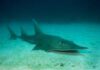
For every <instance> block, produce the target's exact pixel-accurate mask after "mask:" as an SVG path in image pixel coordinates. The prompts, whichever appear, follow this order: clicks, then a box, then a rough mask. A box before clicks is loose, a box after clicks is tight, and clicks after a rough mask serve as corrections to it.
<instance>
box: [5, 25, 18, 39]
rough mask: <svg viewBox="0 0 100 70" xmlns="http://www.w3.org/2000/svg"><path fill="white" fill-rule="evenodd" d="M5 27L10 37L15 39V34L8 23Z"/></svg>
mask: <svg viewBox="0 0 100 70" xmlns="http://www.w3.org/2000/svg"><path fill="white" fill-rule="evenodd" d="M7 28H8V31H9V33H10V39H11V40H15V39H16V38H17V35H16V34H15V33H14V32H13V31H12V29H11V28H10V26H9V25H8V26H7Z"/></svg>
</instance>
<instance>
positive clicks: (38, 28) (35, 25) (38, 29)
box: [32, 19, 43, 35]
mask: <svg viewBox="0 0 100 70" xmlns="http://www.w3.org/2000/svg"><path fill="white" fill-rule="evenodd" d="M32 21H33V22H34V31H35V34H36V35H41V34H43V32H42V31H41V29H40V27H39V25H38V23H37V21H36V20H35V19H32Z"/></svg>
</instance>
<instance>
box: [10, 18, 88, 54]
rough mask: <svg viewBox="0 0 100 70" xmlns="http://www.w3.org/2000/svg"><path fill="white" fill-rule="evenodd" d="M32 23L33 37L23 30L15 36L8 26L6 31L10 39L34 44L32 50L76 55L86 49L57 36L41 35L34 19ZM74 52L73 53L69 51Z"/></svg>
mask: <svg viewBox="0 0 100 70" xmlns="http://www.w3.org/2000/svg"><path fill="white" fill-rule="evenodd" d="M32 21H33V22H34V31H35V34H34V35H27V34H26V33H25V31H24V30H23V29H21V33H22V35H21V36H17V35H16V34H15V33H14V32H13V31H12V30H11V28H10V27H9V26H8V30H9V32H10V34H11V39H16V38H20V39H22V40H23V41H26V42H28V43H31V44H35V45H36V46H35V48H33V49H32V50H44V51H53V52H64V53H66V54H67V53H71V52H72V53H77V51H78V50H84V49H88V48H87V47H81V46H79V45H77V44H75V43H74V42H72V41H69V40H66V39H63V38H62V37H59V36H54V35H48V34H46V33H43V32H42V31H41V29H40V27H39V25H38V23H37V21H36V20H35V19H33V20H32ZM70 50H74V51H76V52H74V51H70Z"/></svg>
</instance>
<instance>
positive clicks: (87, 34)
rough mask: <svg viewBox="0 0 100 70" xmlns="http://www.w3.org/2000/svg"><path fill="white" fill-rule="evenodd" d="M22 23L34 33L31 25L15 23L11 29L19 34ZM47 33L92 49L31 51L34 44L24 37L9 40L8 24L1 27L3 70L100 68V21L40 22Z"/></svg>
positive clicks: (0, 66)
mask: <svg viewBox="0 0 100 70" xmlns="http://www.w3.org/2000/svg"><path fill="white" fill-rule="evenodd" d="M12 23H13V22H12ZM20 26H22V27H23V28H24V30H25V31H26V33H28V34H33V33H34V26H32V24H29V23H28V24H24V25H23V24H19V23H18V22H14V23H13V24H12V25H11V28H12V29H13V30H14V31H15V33H16V34H17V35H20V34H21V33H20ZM40 27H41V29H42V30H43V32H44V33H48V34H51V35H57V36H61V37H63V38H65V39H68V40H71V41H74V42H75V43H77V44H79V45H82V46H86V47H88V48H89V49H88V50H86V51H83V53H82V54H81V55H67V54H57V53H52V52H45V51H42V50H38V51H32V48H33V47H34V46H35V44H29V43H27V42H25V41H22V40H21V39H16V40H9V37H10V34H9V31H8V30H7V28H6V26H5V25H4V26H0V70H100V47H99V46H100V24H95V23H91V24H90V23H87V22H82V23H71V24H57V23H56V24H46V23H41V24H40Z"/></svg>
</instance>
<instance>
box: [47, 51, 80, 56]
mask: <svg viewBox="0 0 100 70" xmlns="http://www.w3.org/2000/svg"><path fill="white" fill-rule="evenodd" d="M48 52H54V53H61V54H73V55H74V54H80V52H79V50H49V51H48Z"/></svg>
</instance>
